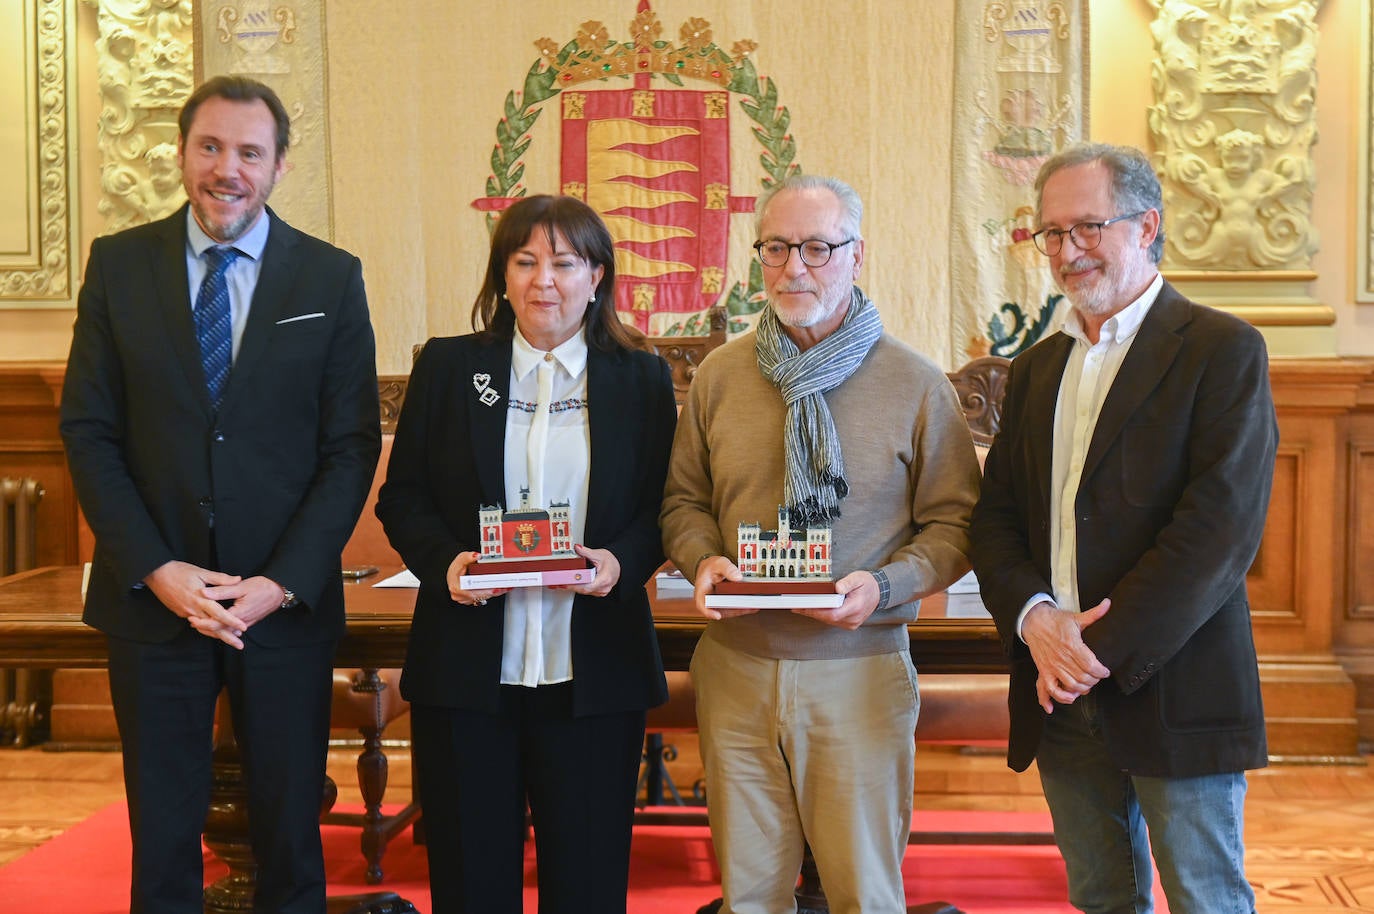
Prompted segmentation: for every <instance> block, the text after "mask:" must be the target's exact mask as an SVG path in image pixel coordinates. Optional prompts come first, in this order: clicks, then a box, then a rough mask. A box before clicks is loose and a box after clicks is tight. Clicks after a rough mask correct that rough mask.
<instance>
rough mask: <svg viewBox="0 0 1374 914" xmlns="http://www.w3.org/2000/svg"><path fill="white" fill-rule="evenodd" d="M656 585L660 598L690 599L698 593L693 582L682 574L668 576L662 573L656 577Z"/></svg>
mask: <svg viewBox="0 0 1374 914" xmlns="http://www.w3.org/2000/svg"><path fill="white" fill-rule="evenodd" d="M654 584H655V585H656V586H657V587H658V595H659V596H660V597H690V596H692V595H693V594H694V593H696V588H695V587H694V586H693V585H692V582H691V581H689V580H687V579H686V578H684V577H683V576H682V573H681V572H674V573H673V574H668V573H667V572H663V571H660V572H659V573H658V574H657V575H655V576H654Z"/></svg>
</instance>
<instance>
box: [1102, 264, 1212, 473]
mask: <svg viewBox="0 0 1374 914" xmlns="http://www.w3.org/2000/svg"><path fill="white" fill-rule="evenodd" d="M1187 321H1188V305H1187V303H1186V302H1185V301H1184V299H1183V298H1182V297H1181V296H1180V295H1179V294H1178V293H1177V292H1175V291H1174V290H1173V287H1172V286H1170V285H1169V284H1168V283H1165V284H1164V287H1163V288H1162V289H1160V292H1159V297H1158V298H1157V299H1156V300H1155V303H1154V304H1153V305H1151V306H1150V310H1149V312H1147V313H1146V315H1145V319H1144V320H1143V321H1141V323H1140V329H1139V330H1137V331H1136V338H1135V340H1134V342H1132V343H1131V349H1130V351H1129V352H1127V353H1126V359H1125V361H1123V362H1122V363H1121V368H1120V370H1119V371H1118V372H1117V375H1116V380H1115V381H1114V382H1113V383H1112V388H1111V390H1109V391H1107V398H1106V399H1105V400H1104V401H1103V402H1102V412H1101V413H1100V414H1099V415H1098V417H1097V425H1096V426H1094V428H1093V439H1092V441H1091V442H1090V443H1089V444H1088V453H1087V455H1086V456H1085V457H1084V459H1083V477H1082V478H1083V479H1087V478H1088V477H1089V476H1090V475H1091V474H1092V472H1093V470H1095V469H1096V468H1097V465H1098V464H1099V463H1100V462H1101V461H1102V458H1103V457H1104V456H1106V453H1107V451H1108V450H1109V449H1110V448H1111V447H1112V445H1113V444H1115V443H1116V440H1117V438H1118V437H1120V435H1121V429H1122V428H1123V427H1124V426H1125V425H1126V421H1127V420H1128V419H1130V417H1131V415H1132V414H1133V413H1134V412H1135V411H1136V410H1137V409H1139V408H1140V405H1141V404H1142V403H1144V402H1145V399H1146V398H1147V397H1148V396H1149V395H1150V394H1151V393H1152V392H1153V391H1154V389H1155V388H1156V387H1157V386H1158V385H1159V382H1160V379H1161V378H1163V377H1164V375H1165V374H1166V373H1167V372H1168V370H1169V366H1170V365H1172V364H1173V362H1174V358H1175V357H1176V356H1177V355H1178V350H1179V347H1181V346H1182V345H1183V341H1182V340H1181V339H1180V338H1179V336H1178V334H1177V333H1175V332H1174V331H1175V330H1176V329H1177V328H1178V327H1180V326H1182V325H1183V324H1185V323H1187Z"/></svg>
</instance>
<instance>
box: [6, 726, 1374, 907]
mask: <svg viewBox="0 0 1374 914" xmlns="http://www.w3.org/2000/svg"><path fill="white" fill-rule="evenodd" d="M671 741H672V742H673V743H675V744H676V748H677V750H678V754H677V758H676V759H675V760H674V761H672V762H670V763H669V771H670V774H671V776H672V777H673V779H674V781H675V782H676V783H677V784H678V785H679V788H680V789H682V790H684V792H686V791H690V788H691V785H692V783H693V782H694V781H695V780H696V779H697V778H699V777H700V776H701V764H700V760H699V758H698V756H697V753H696V745H695V739H694V738H693V737H692V736H690V735H687V734H673V736H672V738H671ZM388 755H389V757H390V758H391V779H390V786H389V788H388V794H389V798H390V799H396V800H399V799H401V798H402V796H404V795H406V794H408V793H409V791H410V765H409V759H408V756H407V753H406V751H405V750H404V749H401V750H394V749H393V750H390V751H389V752H388ZM354 759H355V754H354V752H353V751H351V750H348V749H338V750H335V751H331V753H330V758H329V772H330V775H331V776H332V777H333V778H334V780H335V782H336V783H337V784H338V785H339V794H340V801H341V802H359V797H358V792H357V783H356V780H355V775H354V768H353V765H354ZM119 761H120V760H119V755H118V753H115V752H45V751H43V750H42V749H23V750H0V865H4V864H5V863H8V862H9V861H11V860H13V859H15V858H16V857H18V856H20V855H21V854H23V853H25V852H26V851H28V850H30V849H32V848H34V847H36V846H38V845H39V844H42V843H43V842H45V841H47V840H49V839H50V838H52V837H54V836H56V835H58V834H61V833H62V832H63V831H64V830H65V829H67V828H70V827H71V826H73V825H75V824H76V823H77V822H80V821H81V820H82V819H84V818H85V817H87V816H89V815H90V814H91V813H93V812H95V811H96V810H98V809H101V808H103V807H105V806H106V805H108V804H110V803H112V802H115V801H117V800H120V799H123V796H124V788H123V784H122V782H121V779H120V766H119ZM914 800H915V804H916V806H917V807H918V808H923V809H991V810H1005V811H1036V810H1043V809H1044V808H1045V801H1044V797H1043V796H1042V795H1041V792H1040V784H1039V780H1038V779H1037V778H1036V776H1035V775H1034V773H1033V771H1032V772H1028V773H1026V774H1020V775H1019V774H1016V773H1014V772H1012V771H1009V770H1008V769H1007V768H1006V765H1005V763H1004V762H1003V759H1002V756H1001V754H1000V752H998V751H997V750H988V751H981V750H975V751H973V752H970V751H968V750H960V749H958V748H956V747H951V746H928V745H924V744H923V745H922V746H921V747H920V749H919V751H918V753H917V760H916V795H915V798H914ZM1246 865H1247V870H1248V873H1249V876H1250V880H1251V882H1252V883H1254V885H1255V890H1256V895H1257V896H1258V912H1259V914H1328V912H1340V914H1374V767H1371V766H1364V765H1337V766H1309V765H1302V766H1296V765H1276V766H1273V767H1270V768H1267V769H1264V770H1262V771H1257V772H1252V773H1251V777H1250V791H1249V799H1248V803H1247V808H1246Z"/></svg>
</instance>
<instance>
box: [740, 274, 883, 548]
mask: <svg viewBox="0 0 1374 914" xmlns="http://www.w3.org/2000/svg"><path fill="white" fill-rule="evenodd" d="M882 335H883V321H882V318H880V317H879V316H878V309H877V308H876V307H875V306H874V304H873V302H872V301H871V300H870V299H869V297H868V296H867V295H865V294H864V293H863V290H862V289H860V288H859V287H858V286H855V287H854V293H853V296H852V297H851V299H850V302H849V312H848V313H847V314H846V315H845V318H844V322H843V323H841V324H840V326H839V327H838V328H837V329H836V330H835V332H834V333H832V334H830V335H829V336H827V337H826V338H825V339H823V340H821V341H820V342H819V343H817V344H816V345H814V346H812V347H811V348H810V349H808V350H806V351H805V352H802V351H801V350H800V349H798V348H797V344H796V343H794V342H792V339H791V337H789V336H788V335H787V334H786V333H785V332H784V330H783V326H782V322H781V321H779V320H778V317H777V315H776V314H774V313H773V309H772V308H765V309H764V311H763V314H761V315H760V316H759V321H758V327H757V330H756V338H755V342H754V350H755V352H756V353H757V355H758V360H759V371H761V372H763V376H764V377H765V378H767V379H768V380H769V381H771V382H772V383H773V385H774V386H775V387H777V389H778V391H779V392H780V393H781V394H782V398H783V400H784V402H786V404H787V421H786V425H785V427H784V429H783V436H782V441H783V457H784V461H785V464H786V473H785V475H784V478H783V501H784V503H785V504H786V505H787V508H788V513H789V516H790V523H791V524H792V525H793V526H794V527H804V526H806V525H807V524H813V523H819V522H823V521H828V520H830V519H832V518H835V517H838V516H839V514H840V499H842V498H844V497H845V496H846V495H848V494H849V483H848V482H847V481H846V480H845V478H844V456H843V455H842V454H841V453H840V436H839V434H838V433H837V432H836V431H835V421H834V420H833V419H832V418H831V416H830V407H829V406H827V405H826V403H825V398H824V397H822V396H821V394H823V393H825V392H826V391H827V390H834V389H835V388H836V387H839V386H840V385H841V384H843V383H844V382H845V381H846V380H847V379H848V378H849V376H850V375H852V374H853V373H854V372H855V370H857V369H858V367H859V363H860V362H862V361H863V360H864V357H865V356H867V355H868V350H869V349H872V348H873V344H874V343H876V342H878V338H879V337H880V336H882Z"/></svg>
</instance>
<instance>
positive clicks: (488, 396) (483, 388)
mask: <svg viewBox="0 0 1374 914" xmlns="http://www.w3.org/2000/svg"><path fill="white" fill-rule="evenodd" d="M472 386H473V387H474V388H476V389H477V399H479V400H481V401H482V403H483V405H485V406H492V405H493V404H495V403H496V401H497V400H499V399H501V395H500V394H498V393H497V392H496V388H494V387H492V386H491V375H489V374H487V373H486V372H485V371H479V372H478V373H477V374H475V375H473V376H472Z"/></svg>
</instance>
